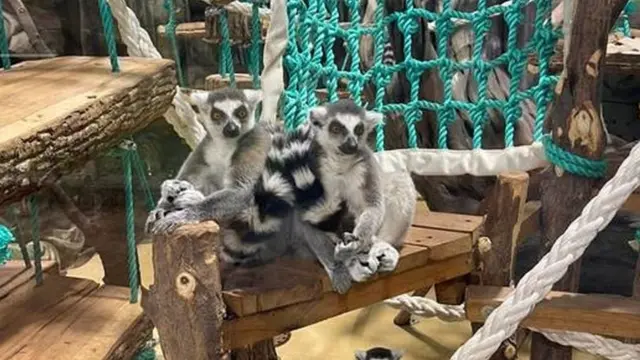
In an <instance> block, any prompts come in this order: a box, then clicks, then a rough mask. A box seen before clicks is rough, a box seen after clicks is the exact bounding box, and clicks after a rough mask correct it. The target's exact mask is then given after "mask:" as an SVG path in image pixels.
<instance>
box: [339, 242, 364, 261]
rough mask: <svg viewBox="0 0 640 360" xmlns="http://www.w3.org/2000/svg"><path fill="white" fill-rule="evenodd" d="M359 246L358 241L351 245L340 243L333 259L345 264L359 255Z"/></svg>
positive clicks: (350, 243)
mask: <svg viewBox="0 0 640 360" xmlns="http://www.w3.org/2000/svg"><path fill="white" fill-rule="evenodd" d="M358 247H359V244H358V242H356V241H352V242H349V243H345V242H339V243H337V244H336V247H335V250H334V253H333V257H334V258H335V259H336V260H337V261H339V262H345V261H347V260H348V259H350V258H353V257H355V256H356V255H357V254H358Z"/></svg>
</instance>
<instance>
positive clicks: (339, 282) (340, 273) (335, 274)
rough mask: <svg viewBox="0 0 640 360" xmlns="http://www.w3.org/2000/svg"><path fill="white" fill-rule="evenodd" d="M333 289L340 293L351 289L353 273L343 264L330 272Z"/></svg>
mask: <svg viewBox="0 0 640 360" xmlns="http://www.w3.org/2000/svg"><path fill="white" fill-rule="evenodd" d="M329 278H330V279H331V285H332V286H333V290H334V291H335V292H337V293H338V294H346V293H347V291H349V289H351V275H349V271H348V270H347V268H345V267H344V266H342V265H339V266H337V267H336V268H334V269H332V271H331V273H330V274H329Z"/></svg>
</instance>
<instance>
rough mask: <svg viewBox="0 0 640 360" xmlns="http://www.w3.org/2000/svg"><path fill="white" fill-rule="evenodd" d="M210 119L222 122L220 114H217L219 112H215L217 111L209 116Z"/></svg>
mask: <svg viewBox="0 0 640 360" xmlns="http://www.w3.org/2000/svg"><path fill="white" fill-rule="evenodd" d="M211 118H212V119H213V120H222V114H221V113H219V112H217V111H214V112H213V113H212V114H211Z"/></svg>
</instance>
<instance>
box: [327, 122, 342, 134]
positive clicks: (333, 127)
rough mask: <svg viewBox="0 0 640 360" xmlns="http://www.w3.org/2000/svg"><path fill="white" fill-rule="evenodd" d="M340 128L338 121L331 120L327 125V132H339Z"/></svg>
mask: <svg viewBox="0 0 640 360" xmlns="http://www.w3.org/2000/svg"><path fill="white" fill-rule="evenodd" d="M341 130H342V128H341V127H340V125H339V124H338V123H335V122H333V123H331V125H329V132H330V133H332V134H339V133H340V131H341Z"/></svg>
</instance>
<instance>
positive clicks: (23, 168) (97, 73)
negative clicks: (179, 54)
mask: <svg viewBox="0 0 640 360" xmlns="http://www.w3.org/2000/svg"><path fill="white" fill-rule="evenodd" d="M120 66H121V72H119V73H112V72H111V67H110V65H109V60H108V58H103V57H87V56H72V57H58V58H52V59H46V60H37V61H27V62H25V63H23V64H21V65H20V66H16V67H14V68H12V69H11V70H8V71H2V72H0V79H1V81H0V109H2V115H0V203H4V202H7V201H11V200H14V199H18V198H20V197H22V196H24V195H27V194H29V193H32V192H34V191H35V190H37V188H38V187H39V186H40V183H41V182H42V181H43V180H45V179H46V178H47V177H49V176H52V177H56V176H59V175H61V174H64V173H65V172H67V171H69V170H70V169H72V168H73V167H75V166H78V165H79V164H83V163H84V162H86V161H87V160H88V159H90V158H91V157H93V156H96V155H97V154H98V153H100V152H102V151H104V150H106V149H109V148H111V147H113V146H114V145H116V144H117V142H118V141H119V140H120V139H121V138H122V137H123V136H124V135H126V134H129V133H133V132H136V131H138V130H140V129H142V128H144V127H145V126H146V125H148V124H149V123H151V122H152V121H153V120H155V119H157V118H158V117H160V116H161V115H162V114H163V113H164V112H165V111H166V110H167V108H168V107H169V106H170V104H171V100H172V98H173V95H174V93H175V86H176V80H175V68H174V63H173V61H171V60H165V59H145V58H129V57H123V58H120Z"/></svg>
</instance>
